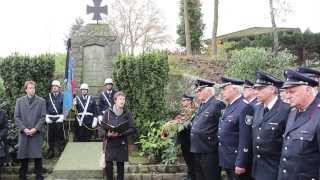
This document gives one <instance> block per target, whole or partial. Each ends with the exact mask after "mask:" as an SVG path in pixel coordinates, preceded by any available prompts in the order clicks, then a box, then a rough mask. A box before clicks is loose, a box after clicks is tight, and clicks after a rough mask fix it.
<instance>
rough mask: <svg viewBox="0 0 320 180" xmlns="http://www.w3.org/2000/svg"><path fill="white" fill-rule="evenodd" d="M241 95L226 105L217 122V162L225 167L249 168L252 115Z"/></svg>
mask: <svg viewBox="0 0 320 180" xmlns="http://www.w3.org/2000/svg"><path fill="white" fill-rule="evenodd" d="M250 108H251V107H250V106H249V105H248V103H246V101H245V100H244V98H243V97H240V98H238V99H237V100H236V101H235V102H233V103H232V104H230V105H229V106H227V108H226V110H225V111H224V113H223V115H222V117H221V118H220V122H219V131H218V135H219V136H218V138H219V164H220V166H221V167H223V168H226V169H234V167H235V166H237V167H242V168H247V169H248V168H250V158H251V125H252V116H249V115H247V113H248V111H249V109H250Z"/></svg>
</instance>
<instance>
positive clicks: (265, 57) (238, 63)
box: [225, 48, 296, 81]
mask: <svg viewBox="0 0 320 180" xmlns="http://www.w3.org/2000/svg"><path fill="white" fill-rule="evenodd" d="M295 58H296V57H295V56H294V55H292V54H290V53H289V52H288V51H286V50H284V51H280V52H279V53H278V55H277V56H274V55H273V54H272V52H271V51H270V50H265V49H264V48H244V49H242V50H235V51H233V52H232V56H231V60H230V62H229V63H228V64H227V66H226V69H225V74H226V75H227V76H231V77H237V78H240V79H249V80H252V81H254V80H255V73H256V71H257V70H262V71H266V72H268V73H271V74H273V75H274V76H276V77H279V78H282V75H283V70H284V69H287V68H290V67H292V66H294V61H295Z"/></svg>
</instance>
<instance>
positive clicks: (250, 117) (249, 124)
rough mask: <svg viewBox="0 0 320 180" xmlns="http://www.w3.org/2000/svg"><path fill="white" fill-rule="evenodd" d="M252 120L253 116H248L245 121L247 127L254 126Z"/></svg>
mask: <svg viewBox="0 0 320 180" xmlns="http://www.w3.org/2000/svg"><path fill="white" fill-rule="evenodd" d="M252 119H253V116H250V115H246V119H245V123H246V125H248V126H251V125H252Z"/></svg>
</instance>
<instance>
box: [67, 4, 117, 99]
mask: <svg viewBox="0 0 320 180" xmlns="http://www.w3.org/2000/svg"><path fill="white" fill-rule="evenodd" d="M101 1H102V0H93V2H94V6H93V7H91V6H87V13H88V14H89V13H93V14H94V16H93V20H96V21H97V23H96V24H87V25H85V26H84V27H82V28H81V29H80V30H79V31H77V32H76V33H74V34H73V35H72V36H71V41H72V56H73V58H74V79H75V80H76V83H77V86H80V84H81V83H87V84H89V87H90V93H91V94H93V95H96V94H98V93H99V92H100V90H101V89H102V86H103V83H104V79H105V78H107V77H112V64H113V61H114V60H115V57H116V56H117V54H118V53H119V52H120V44H119V41H118V39H117V37H116V36H115V35H114V34H112V32H111V29H110V26H109V25H108V24H102V23H101V24H99V20H101V19H102V18H101V15H100V14H101V13H103V14H107V12H108V7H107V6H103V7H101Z"/></svg>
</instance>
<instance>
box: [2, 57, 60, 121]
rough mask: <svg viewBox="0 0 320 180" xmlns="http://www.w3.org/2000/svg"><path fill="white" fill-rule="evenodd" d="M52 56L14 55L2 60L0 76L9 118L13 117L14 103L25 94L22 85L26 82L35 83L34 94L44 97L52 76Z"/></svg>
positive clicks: (53, 65)
mask: <svg viewBox="0 0 320 180" xmlns="http://www.w3.org/2000/svg"><path fill="white" fill-rule="evenodd" d="M54 67H55V62H54V56H53V55H49V54H45V55H40V56H22V55H19V54H14V55H12V56H9V57H6V58H4V59H2V61H1V63H0V76H1V79H2V80H3V87H4V92H3V93H4V100H5V101H7V102H8V103H9V106H6V107H7V108H6V110H7V112H8V115H9V118H12V117H13V112H14V107H15V101H16V99H17V98H18V97H20V96H22V95H24V94H25V91H24V88H23V85H24V82H25V81H27V80H33V81H35V82H36V83H37V87H36V94H37V95H39V96H45V95H46V94H47V93H48V91H49V88H50V82H51V81H52V78H53V75H54Z"/></svg>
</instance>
